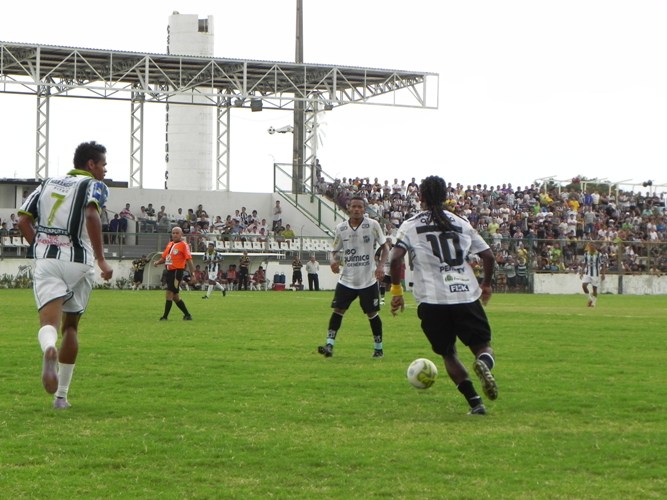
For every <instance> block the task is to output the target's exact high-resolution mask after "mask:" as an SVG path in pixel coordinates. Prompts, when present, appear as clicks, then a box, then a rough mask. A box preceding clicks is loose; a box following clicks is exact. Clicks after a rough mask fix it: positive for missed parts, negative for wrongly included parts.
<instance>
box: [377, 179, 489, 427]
mask: <svg viewBox="0 0 667 500" xmlns="http://www.w3.org/2000/svg"><path fill="white" fill-rule="evenodd" d="M419 191H420V198H421V204H422V209H423V210H424V211H422V212H420V213H418V214H416V215H414V216H413V217H411V218H410V219H408V220H406V221H405V222H403V224H401V227H400V228H399V229H398V233H397V234H396V243H395V245H394V248H393V249H392V251H391V257H390V266H391V283H392V285H391V289H390V293H391V295H392V299H391V313H392V314H393V315H396V313H397V311H399V310H400V311H403V309H404V304H405V303H404V300H403V287H402V286H401V285H400V278H401V266H402V264H403V259H404V257H405V254H406V253H409V254H410V257H411V260H412V265H413V266H414V278H413V281H414V285H413V293H414V297H415V300H416V302H417V304H418V307H417V315H418V316H419V319H420V320H421V327H422V330H423V331H424V334H425V335H426V338H428V340H429V342H430V343H431V347H432V349H433V352H435V353H436V354H439V355H441V356H442V358H443V360H444V362H445V369H446V370H447V374H448V375H449V377H450V378H451V379H452V381H453V382H454V384H456V387H457V389H458V390H459V392H460V393H461V394H463V396H464V397H465V399H466V401H467V402H468V404H469V405H470V412H469V414H470V415H485V414H486V407H485V406H484V403H483V402H482V398H481V397H480V396H479V395H478V394H477V391H476V390H475V387H474V386H473V383H472V381H471V380H470V377H469V376H468V371H467V370H466V368H465V366H464V365H463V363H461V361H460V360H459V358H458V356H457V353H456V339H457V338H458V339H459V340H461V342H462V343H463V344H464V345H466V346H468V348H469V349H470V351H471V352H472V353H473V354H474V355H475V361H474V364H473V369H474V371H475V373H476V374H477V376H478V377H479V380H480V382H481V384H482V389H483V390H484V394H486V396H487V397H488V398H489V399H491V400H493V399H496V398H497V397H498V386H497V385H496V381H495V379H494V377H493V375H492V374H491V369H492V368H493V366H494V363H495V361H494V355H493V350H492V349H491V346H490V342H491V327H490V326H489V321H488V319H487V317H486V313H485V312H484V308H483V307H482V304H484V305H486V303H487V302H488V301H489V299H490V298H491V279H492V277H493V269H494V264H495V259H494V257H493V253H492V252H491V249H490V248H489V245H487V244H486V242H485V241H484V240H483V239H482V237H481V236H480V235H479V234H478V233H477V231H475V229H474V228H473V227H472V226H471V225H470V223H469V222H468V221H467V220H465V219H463V218H461V217H458V216H456V215H454V214H453V213H451V212H449V211H447V210H444V209H443V206H444V203H445V201H446V200H447V188H446V184H445V181H444V179H442V178H441V177H437V176H431V177H427V178H426V179H424V180H423V181H422V183H421V185H420V190H419ZM469 254H477V255H478V256H479V258H480V259H481V261H482V267H483V271H484V277H483V278H482V283H481V285H480V284H478V282H477V279H476V278H475V273H474V271H473V269H472V267H471V266H470V264H469V263H468V262H467V258H468V255H469ZM480 299H481V300H480Z"/></svg>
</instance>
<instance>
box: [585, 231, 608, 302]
mask: <svg viewBox="0 0 667 500" xmlns="http://www.w3.org/2000/svg"><path fill="white" fill-rule="evenodd" d="M606 271H607V265H606V263H605V259H604V258H603V256H602V255H601V254H600V252H598V249H597V246H596V245H595V243H593V242H592V241H591V242H589V243H588V245H586V253H585V254H584V261H583V263H582V265H581V267H580V268H579V278H581V280H582V281H581V287H582V288H583V290H584V293H585V294H586V295H588V307H595V305H596V304H597V301H598V288H599V287H600V285H601V284H602V281H604V278H605V274H606ZM588 285H591V288H592V290H589V289H588Z"/></svg>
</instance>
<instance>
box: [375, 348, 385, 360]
mask: <svg viewBox="0 0 667 500" xmlns="http://www.w3.org/2000/svg"><path fill="white" fill-rule="evenodd" d="M373 357H374V358H378V359H381V358H384V352H383V351H382V349H375V351H373Z"/></svg>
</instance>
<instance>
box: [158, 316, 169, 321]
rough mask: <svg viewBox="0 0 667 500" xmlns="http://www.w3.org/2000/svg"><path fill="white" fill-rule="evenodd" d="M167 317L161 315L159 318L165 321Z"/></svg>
mask: <svg viewBox="0 0 667 500" xmlns="http://www.w3.org/2000/svg"><path fill="white" fill-rule="evenodd" d="M167 319H168V318H167V317H166V316H162V317H161V318H160V321H167Z"/></svg>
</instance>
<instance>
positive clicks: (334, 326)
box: [329, 313, 343, 337]
mask: <svg viewBox="0 0 667 500" xmlns="http://www.w3.org/2000/svg"><path fill="white" fill-rule="evenodd" d="M342 322H343V316H342V315H340V314H338V313H331V318H329V331H331V330H334V331H336V332H337V331H338V330H339V329H340V325H341V323H342ZM334 337H335V336H334Z"/></svg>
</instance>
